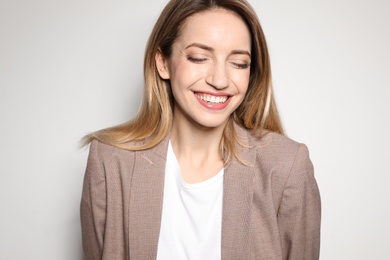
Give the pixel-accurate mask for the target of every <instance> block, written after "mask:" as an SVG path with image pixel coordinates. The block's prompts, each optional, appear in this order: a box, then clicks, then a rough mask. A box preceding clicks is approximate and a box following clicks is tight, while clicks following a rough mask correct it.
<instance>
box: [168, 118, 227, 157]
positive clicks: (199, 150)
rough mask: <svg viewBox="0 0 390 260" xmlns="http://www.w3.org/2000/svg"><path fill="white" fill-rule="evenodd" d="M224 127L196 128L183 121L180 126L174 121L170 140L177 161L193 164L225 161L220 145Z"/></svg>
mask: <svg viewBox="0 0 390 260" xmlns="http://www.w3.org/2000/svg"><path fill="white" fill-rule="evenodd" d="M224 127H225V125H222V126H219V127H216V128H209V127H204V126H200V125H195V126H194V124H189V123H188V124H187V123H183V121H180V124H179V123H178V122H177V121H176V120H173V124H172V132H171V137H170V140H171V144H172V148H173V150H174V152H175V155H176V157H177V159H178V160H179V161H186V162H188V163H191V164H192V163H194V164H198V163H202V162H203V163H204V162H206V161H209V162H210V161H217V160H218V161H223V155H222V152H221V151H220V143H221V139H222V135H223V131H224Z"/></svg>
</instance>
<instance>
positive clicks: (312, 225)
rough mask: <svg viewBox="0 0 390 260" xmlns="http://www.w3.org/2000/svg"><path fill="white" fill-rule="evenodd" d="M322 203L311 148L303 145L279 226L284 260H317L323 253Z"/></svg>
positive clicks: (279, 212) (279, 216)
mask: <svg viewBox="0 0 390 260" xmlns="http://www.w3.org/2000/svg"><path fill="white" fill-rule="evenodd" d="M320 222H321V201H320V194H319V190H318V186H317V183H316V180H315V179H314V171H313V165H312V163H311V161H310V158H309V152H308V150H307V147H306V146H305V145H303V144H301V145H300V146H299V148H298V151H297V153H296V156H295V159H294V163H293V165H292V167H291V170H290V174H289V177H288V179H287V182H286V185H285V187H284V191H283V196H282V201H281V205H280V207H279V211H278V225H279V230H280V236H281V243H282V250H283V259H284V260H315V259H319V252H320Z"/></svg>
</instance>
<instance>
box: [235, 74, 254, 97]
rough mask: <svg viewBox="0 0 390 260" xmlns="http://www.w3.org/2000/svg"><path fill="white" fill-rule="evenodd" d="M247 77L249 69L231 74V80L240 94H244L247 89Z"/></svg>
mask: <svg viewBox="0 0 390 260" xmlns="http://www.w3.org/2000/svg"><path fill="white" fill-rule="evenodd" d="M249 77H250V71H249V70H246V71H240V72H239V73H234V74H233V75H232V76H231V80H232V81H233V82H234V83H235V85H236V86H237V88H238V90H239V91H240V92H241V94H244V95H245V93H246V91H247V90H248V85H249Z"/></svg>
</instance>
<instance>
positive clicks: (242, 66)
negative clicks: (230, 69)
mask: <svg viewBox="0 0 390 260" xmlns="http://www.w3.org/2000/svg"><path fill="white" fill-rule="evenodd" d="M232 64H233V66H234V67H236V68H237V69H248V68H249V67H250V66H251V65H250V64H249V63H236V62H232Z"/></svg>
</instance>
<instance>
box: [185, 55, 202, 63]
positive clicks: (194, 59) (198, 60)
mask: <svg viewBox="0 0 390 260" xmlns="http://www.w3.org/2000/svg"><path fill="white" fill-rule="evenodd" d="M187 60H188V61H190V62H193V63H202V62H205V61H206V60H207V59H205V58H202V59H199V58H193V57H191V56H187Z"/></svg>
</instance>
